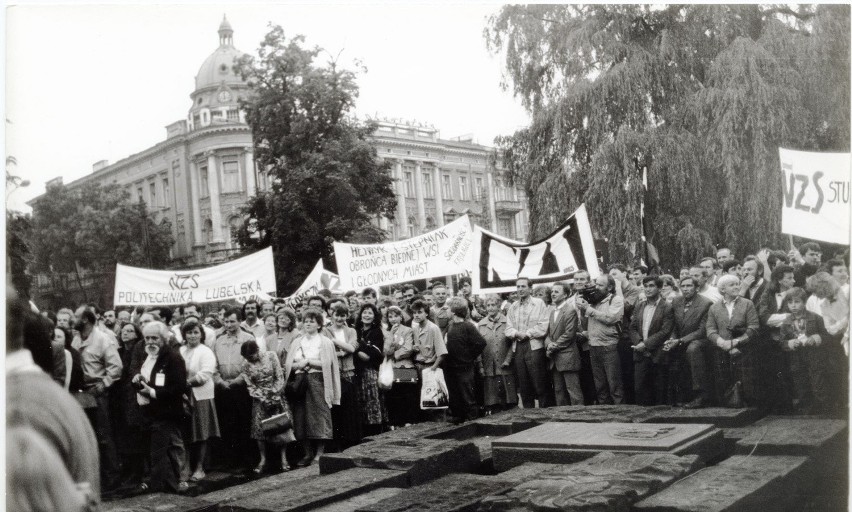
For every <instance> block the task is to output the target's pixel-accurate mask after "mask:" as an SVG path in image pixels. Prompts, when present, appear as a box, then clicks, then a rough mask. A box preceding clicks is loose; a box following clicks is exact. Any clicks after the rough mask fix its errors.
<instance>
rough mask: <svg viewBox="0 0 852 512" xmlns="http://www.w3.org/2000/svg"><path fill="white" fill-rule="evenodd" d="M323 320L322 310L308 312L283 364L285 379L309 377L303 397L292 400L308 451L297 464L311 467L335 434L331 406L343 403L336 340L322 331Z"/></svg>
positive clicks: (295, 424) (296, 428) (297, 427)
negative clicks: (321, 332)
mask: <svg viewBox="0 0 852 512" xmlns="http://www.w3.org/2000/svg"><path fill="white" fill-rule="evenodd" d="M322 322H323V318H322V313H321V312H319V311H316V310H314V309H308V310H306V311H305V314H304V317H303V318H302V331H303V332H302V335H301V336H299V337H298V338H296V339H295V340H293V344H292V345H291V347H290V351H289V352H288V353H287V361H286V364H285V367H284V382H287V381H288V380H289V379H290V378H291V376H294V377H295V376H296V375H297V374H304V375H305V377H301V378H303V379H307V384H306V387H305V388H306V389H305V392H304V393H305V394H304V396H302V397H299V398H298V399H295V400H293V403H291V406H292V407H293V431H294V433H295V435H296V439H298V440H300V441H302V444H303V447H304V450H305V456H304V457H303V458H302V459H301V460H300V461H299V462H298V463H297V465H298V466H309V465H311V464H312V463H313V461H314V460H316V458H317V457H319V456H321V455H322V454H323V452H324V451H325V442H326V441H328V440H330V439H332V438H333V435H334V433H333V428H332V422H331V407H332V406H333V405H340V366H339V363H338V359H337V354H336V353H335V345H334V342H333V341H332V340H330V339H329V338H328V337H327V336H323V335H322V334H320V327H321V326H322ZM294 374H296V375H294Z"/></svg>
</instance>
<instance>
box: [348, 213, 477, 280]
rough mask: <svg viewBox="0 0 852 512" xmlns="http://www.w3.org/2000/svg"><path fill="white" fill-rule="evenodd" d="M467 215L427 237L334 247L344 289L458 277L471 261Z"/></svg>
mask: <svg viewBox="0 0 852 512" xmlns="http://www.w3.org/2000/svg"><path fill="white" fill-rule="evenodd" d="M470 239H471V229H470V221H469V220H468V217H467V215H465V216H463V217H460V218H458V219H456V220H454V221H452V222H450V223H449V224H447V225H445V226H442V227H440V228H438V229H436V230H434V231H430V232H428V233H426V234H423V235H420V236H416V237H414V238H409V239H406V240H400V241H399V242H389V243H386V244H374V245H367V244H360V245H359V244H346V243H339V242H335V243H334V257H335V258H336V259H337V271H338V272H339V274H340V281H341V284H342V286H343V287H344V288H346V289H351V290H362V289H364V288H375V287H379V286H386V285H390V284H396V283H404V282H407V281H413V280H415V279H429V278H432V277H442V276H447V275H451V274H458V273H460V272H464V271H465V270H467V269H468V265H469V261H470V246H471V245H470Z"/></svg>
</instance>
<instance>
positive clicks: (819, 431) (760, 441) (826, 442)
mask: <svg viewBox="0 0 852 512" xmlns="http://www.w3.org/2000/svg"><path fill="white" fill-rule="evenodd" d="M736 433H738V434H740V435H742V436H743V437H741V438H740V439H739V440H738V441H737V442H736V445H735V450H736V453H737V454H740V455H747V454H749V453H753V454H754V455H811V454H815V453H817V452H821V451H823V450H830V449H831V448H832V447H834V446H836V445H838V444H840V442H841V441H842V440H843V438H844V437H845V436H846V435H847V425H846V422H845V421H842V420H830V419H818V418H797V417H789V416H768V417H766V418H763V419H762V420H760V421H758V422H757V423H755V424H754V425H752V426H751V427H750V428H747V429H746V430H745V431H741V432H736Z"/></svg>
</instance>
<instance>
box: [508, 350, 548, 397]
mask: <svg viewBox="0 0 852 512" xmlns="http://www.w3.org/2000/svg"><path fill="white" fill-rule="evenodd" d="M515 375H516V377H517V379H518V391H520V393H521V403H522V404H523V405H524V409H532V408H533V407H535V399H536V397H538V406H539V407H550V406H551V405H553V393H552V389H551V388H550V376H549V374H548V371H547V358H546V357H545V355H544V349H543V348H540V349H536V350H532V349H530V342H529V341H519V342H518V343H517V345H516V348H515Z"/></svg>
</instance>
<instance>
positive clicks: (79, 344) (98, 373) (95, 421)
mask: <svg viewBox="0 0 852 512" xmlns="http://www.w3.org/2000/svg"><path fill="white" fill-rule="evenodd" d="M74 329H76V330H77V332H79V333H80V335H79V336H77V337H75V338H74V342H73V344H72V346H73V347H74V349H75V350H77V351H78V352H80V359H81V364H82V366H83V379H84V382H85V391H86V393H88V394H89V395H90V396H91V397H92V401H93V402H94V404H95V407H93V408H89V409H88V410H87V414H88V415H89V419H90V420H91V422H92V427H94V429H95V437H97V439H98V447H99V449H100V457H101V483H102V484H103V485H102V487H103V489H104V490H111V489H114V488H115V487H116V485H117V484H118V480H119V476H120V475H119V466H118V456H117V454H116V451H115V442H114V440H113V437H112V426H111V424H110V411H109V388H110V386H112V383H113V382H115V381H117V380H119V379H120V378H121V370H122V368H123V365H122V363H121V356H119V355H118V350H117V349H116V346H115V345H113V344H112V343H111V342H110V341H109V339H108V338H107V337H106V335H105V334H104V333H103V331H102V330H100V329H98V327H97V317H96V316H95V313H94V312H93V311H92V310H91V309H89V308H88V307H87V306H85V305H83V306H80V307H79V308H77V311H76V313H75V318H74Z"/></svg>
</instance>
